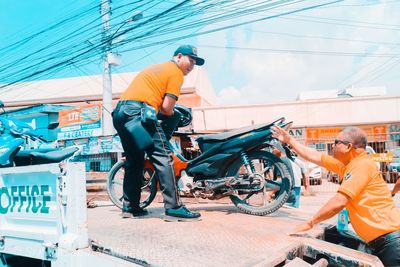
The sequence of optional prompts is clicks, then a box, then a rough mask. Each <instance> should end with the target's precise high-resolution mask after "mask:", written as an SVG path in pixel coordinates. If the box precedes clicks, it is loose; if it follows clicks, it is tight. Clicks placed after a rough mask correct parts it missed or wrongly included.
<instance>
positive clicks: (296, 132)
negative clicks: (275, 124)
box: [289, 128, 305, 140]
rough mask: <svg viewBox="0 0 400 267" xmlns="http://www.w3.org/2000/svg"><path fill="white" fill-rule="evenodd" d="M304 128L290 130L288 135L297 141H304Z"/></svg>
mask: <svg viewBox="0 0 400 267" xmlns="http://www.w3.org/2000/svg"><path fill="white" fill-rule="evenodd" d="M304 132H305V131H304V128H297V129H296V128H291V129H289V134H290V135H291V136H293V137H294V138H296V139H298V140H304Z"/></svg>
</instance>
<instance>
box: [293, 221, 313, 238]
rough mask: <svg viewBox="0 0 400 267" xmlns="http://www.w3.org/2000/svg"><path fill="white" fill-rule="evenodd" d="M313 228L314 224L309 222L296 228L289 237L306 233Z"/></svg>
mask: <svg viewBox="0 0 400 267" xmlns="http://www.w3.org/2000/svg"><path fill="white" fill-rule="evenodd" d="M312 228H313V223H312V221H307V222H305V223H302V224H299V225H297V226H296V228H295V229H294V230H293V231H292V232H289V233H288V235H296V234H297V233H299V232H305V231H308V230H310V229H312Z"/></svg>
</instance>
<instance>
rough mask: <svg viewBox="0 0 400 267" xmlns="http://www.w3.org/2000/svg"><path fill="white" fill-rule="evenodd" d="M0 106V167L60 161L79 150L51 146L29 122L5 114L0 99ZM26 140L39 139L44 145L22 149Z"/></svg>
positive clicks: (50, 126) (76, 148)
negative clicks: (1, 113)
mask: <svg viewBox="0 0 400 267" xmlns="http://www.w3.org/2000/svg"><path fill="white" fill-rule="evenodd" d="M0 108H1V109H2V110H3V116H0V168H5V167H14V166H26V165H35V164H45V163H56V162H61V161H63V160H65V159H67V158H70V157H72V156H74V155H75V154H76V153H77V152H78V151H79V148H78V147H69V148H65V149H60V148H56V147H51V145H50V144H49V142H48V141H47V140H45V139H44V138H43V137H42V136H41V135H40V134H39V133H38V131H37V130H35V129H33V128H32V127H31V126H30V125H29V124H27V123H25V122H23V121H20V120H17V119H15V118H9V117H8V116H5V115H4V114H5V110H4V103H3V102H2V101H0ZM57 126H58V123H54V124H50V125H49V129H54V128H56V127H57ZM27 140H32V141H40V142H41V143H42V144H45V145H44V146H43V148H38V149H27V150H22V148H23V146H24V144H25V143H26V142H27Z"/></svg>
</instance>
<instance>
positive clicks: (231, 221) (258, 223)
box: [88, 193, 379, 266]
mask: <svg viewBox="0 0 400 267" xmlns="http://www.w3.org/2000/svg"><path fill="white" fill-rule="evenodd" d="M331 195H332V193H323V194H318V196H309V197H302V199H301V203H302V204H301V207H302V209H294V208H289V207H285V206H284V207H282V208H281V209H279V210H278V211H276V212H275V213H273V214H271V215H269V216H251V215H247V214H244V213H241V212H240V211H239V210H237V209H236V208H235V207H234V206H233V205H232V204H230V203H229V199H225V202H222V201H219V202H211V201H208V203H199V202H198V201H196V200H195V199H183V201H184V202H185V203H187V206H188V207H189V208H191V209H193V210H196V211H199V212H201V214H202V220H201V221H195V222H165V221H164V220H163V219H162V218H163V215H164V209H163V206H162V203H160V202H158V203H153V204H152V205H150V207H148V210H149V212H150V214H149V215H148V216H145V217H142V218H134V219H122V218H121V217H120V210H119V209H118V208H116V207H115V206H112V205H103V206H100V207H96V208H93V209H89V210H88V228H89V237H90V238H91V239H92V240H93V242H94V244H95V246H96V247H98V248H100V251H103V252H105V253H107V254H109V255H113V256H117V257H120V258H124V259H126V260H128V261H130V262H132V263H133V264H137V265H142V266H283V264H285V262H286V261H287V259H288V258H289V259H293V258H295V257H296V256H300V255H299V254H304V253H305V252H307V251H306V250H309V249H310V247H312V246H313V245H312V243H313V242H314V246H318V247H320V246H322V247H321V251H323V250H324V249H325V250H327V251H331V250H332V249H333V250H336V252H337V253H339V254H340V253H342V254H343V257H344V258H346V257H348V258H349V260H350V261H351V260H354V262H357V259H358V260H360V259H362V261H363V262H364V263H366V262H367V263H368V262H372V263H374V262H375V261H376V259H377V258H376V257H374V256H370V255H366V254H364V253H360V254H357V251H355V250H350V249H347V248H344V247H335V245H334V244H331V243H327V242H324V241H321V242H322V243H320V244H315V242H319V240H317V238H320V237H322V236H323V233H324V228H325V227H328V226H329V225H331V224H335V223H336V217H334V218H332V219H331V220H329V221H327V222H326V223H321V224H320V225H318V226H317V227H315V228H314V229H313V230H311V231H309V232H307V234H305V235H301V236H288V235H287V234H286V233H288V232H290V231H291V230H293V229H294V227H295V226H296V225H297V224H299V223H301V222H303V221H305V220H307V219H308V218H309V217H310V216H311V215H312V214H313V213H314V212H315V211H316V210H317V209H319V208H320V206H321V204H322V203H323V202H324V201H326V200H327V199H328V198H329V197H330V196H331ZM324 246H325V248H324ZM332 246H333V247H332ZM346 253H347V256H346ZM354 253H355V254H354ZM297 264H298V263H297ZM304 264H306V262H304ZM297 266H303V265H297ZM304 266H311V265H304ZM346 266H349V265H346ZM366 266H368V264H367V265H366ZM370 266H379V264H378V265H370Z"/></svg>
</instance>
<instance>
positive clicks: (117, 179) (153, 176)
mask: <svg viewBox="0 0 400 267" xmlns="http://www.w3.org/2000/svg"><path fill="white" fill-rule="evenodd" d="M124 175H125V161H124V160H123V161H119V162H117V163H115V164H114V166H113V167H112V168H111V170H110V172H109V173H108V178H107V193H108V197H109V198H110V200H111V201H112V202H113V203H114V204H115V205H116V206H117V207H118V208H120V209H122V199H123V186H122V185H123V182H124ZM157 180H158V176H157V173H156V172H155V171H154V170H153V169H151V168H145V169H144V170H143V181H142V193H141V196H140V207H141V208H145V207H147V206H148V205H150V203H151V202H152V201H153V200H154V198H155V196H156V194H157Z"/></svg>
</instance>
